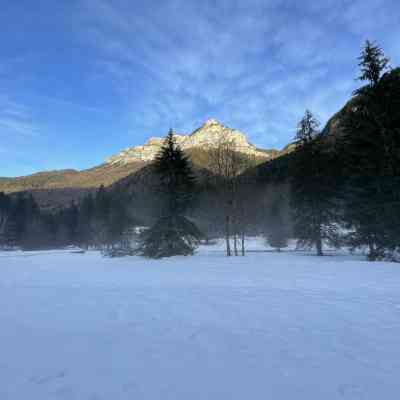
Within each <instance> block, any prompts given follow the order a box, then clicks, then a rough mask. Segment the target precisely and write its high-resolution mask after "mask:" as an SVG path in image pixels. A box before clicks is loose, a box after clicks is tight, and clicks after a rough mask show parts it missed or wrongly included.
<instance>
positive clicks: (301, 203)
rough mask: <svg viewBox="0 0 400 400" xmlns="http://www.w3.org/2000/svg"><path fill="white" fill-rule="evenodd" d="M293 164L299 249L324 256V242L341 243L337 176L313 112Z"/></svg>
mask: <svg viewBox="0 0 400 400" xmlns="http://www.w3.org/2000/svg"><path fill="white" fill-rule="evenodd" d="M295 140H296V142H295V143H296V145H297V147H296V151H295V153H294V155H293V161H292V165H291V169H292V171H291V208H292V211H293V212H292V214H293V224H294V226H293V228H294V234H295V236H296V238H297V239H298V246H299V247H313V246H315V247H316V249H317V254H318V255H319V256H321V255H323V251H322V245H323V240H327V241H329V242H330V243H332V244H337V228H336V224H335V214H336V200H335V191H334V188H335V177H334V175H332V174H331V172H330V168H331V165H330V162H331V155H330V153H329V152H328V151H326V150H325V148H324V142H323V138H322V137H321V135H320V132H319V123H318V121H317V120H316V119H315V118H314V116H313V115H312V113H311V112H310V111H308V110H307V111H306V113H305V116H304V117H303V119H302V120H301V121H300V123H299V125H298V129H297V133H296V137H295Z"/></svg>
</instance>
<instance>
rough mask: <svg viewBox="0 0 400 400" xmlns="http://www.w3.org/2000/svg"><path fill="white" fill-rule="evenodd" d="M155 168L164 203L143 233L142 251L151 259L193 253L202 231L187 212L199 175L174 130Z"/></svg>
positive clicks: (158, 157) (163, 147) (169, 135)
mask: <svg viewBox="0 0 400 400" xmlns="http://www.w3.org/2000/svg"><path fill="white" fill-rule="evenodd" d="M153 170H154V172H155V174H156V175H157V176H158V178H159V184H158V195H159V196H160V197H161V199H162V206H161V210H160V217H159V218H158V220H157V221H156V223H155V224H154V225H153V226H152V227H151V228H150V229H149V230H147V231H145V232H143V234H142V238H141V245H140V248H139V251H140V253H141V254H142V255H144V256H146V257H151V258H162V257H170V256H174V255H190V254H193V251H194V249H195V248H196V245H197V244H198V241H199V239H200V237H201V233H200V231H199V230H198V229H197V227H196V226H195V224H194V223H193V222H191V221H190V220H189V219H187V218H186V217H185V214H186V212H187V211H188V209H189V207H190V205H191V203H192V200H193V195H194V190H195V178H194V175H193V172H192V168H191V165H190V161H189V159H188V158H187V157H186V156H185V154H184V153H183V151H182V150H181V148H180V147H179V146H178V145H177V144H176V141H175V137H174V134H173V132H172V130H171V131H170V132H169V133H168V135H167V137H166V139H165V141H164V144H163V146H162V148H161V150H160V152H159V154H158V155H157V157H156V159H155V161H154V163H153Z"/></svg>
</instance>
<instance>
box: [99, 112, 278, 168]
mask: <svg viewBox="0 0 400 400" xmlns="http://www.w3.org/2000/svg"><path fill="white" fill-rule="evenodd" d="M175 138H176V142H177V143H178V144H179V145H180V147H181V148H182V149H183V150H191V149H194V148H196V147H199V148H202V149H207V148H213V147H214V148H215V147H217V146H218V144H220V143H221V142H222V141H229V142H232V144H233V146H234V148H235V149H236V151H238V152H241V153H245V154H248V155H250V156H254V157H258V158H263V159H265V160H267V159H270V158H273V157H274V156H276V153H277V152H276V151H274V150H260V149H258V148H257V147H256V146H254V145H253V144H251V143H249V142H248V141H247V138H246V135H245V134H243V133H242V132H240V131H238V130H235V129H230V128H227V127H225V126H224V125H222V124H221V123H219V122H218V121H216V120H215V119H209V120H207V121H206V122H205V123H204V124H203V125H202V126H201V127H200V128H198V129H196V130H195V131H194V132H193V133H191V134H190V135H179V134H175ZM163 140H164V139H163V138H159V137H151V138H150V139H149V140H148V141H147V142H146V143H145V144H144V145H143V146H136V147H130V148H127V149H125V150H123V151H121V152H120V153H118V154H116V155H114V156H112V157H110V158H108V159H107V160H106V163H107V164H129V163H132V162H137V161H145V162H147V161H152V160H153V159H154V158H155V156H156V155H157V153H158V152H159V150H160V148H161V146H162V143H163Z"/></svg>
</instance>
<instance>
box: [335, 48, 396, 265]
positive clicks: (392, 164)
mask: <svg viewBox="0 0 400 400" xmlns="http://www.w3.org/2000/svg"><path fill="white" fill-rule="evenodd" d="M359 60H360V63H359V66H360V68H361V75H360V77H359V79H360V81H367V85H365V86H362V87H361V88H359V89H358V90H356V91H355V92H354V95H355V97H354V99H353V103H354V105H353V107H352V108H351V110H349V112H348V113H347V114H346V115H345V117H344V119H343V121H342V126H343V135H342V137H341V138H340V140H339V141H338V144H337V150H338V153H339V158H340V159H341V161H342V163H343V165H344V171H345V177H346V180H345V183H344V187H343V189H342V191H341V192H342V193H343V194H344V196H343V197H344V204H345V213H344V218H345V221H346V223H347V225H348V228H349V229H351V231H352V233H351V234H350V235H349V243H350V245H351V246H352V247H353V248H355V247H362V246H366V247H367V248H368V249H369V254H368V258H369V259H370V260H376V259H380V258H383V257H384V256H385V254H386V253H387V252H388V251H389V252H392V251H394V250H395V249H396V248H398V247H399V246H400V235H399V228H398V227H399V225H400V199H399V196H400V195H399V193H400V182H399V180H400V115H399V109H400V70H398V69H397V70H393V71H390V72H386V71H387V70H388V59H387V58H386V57H385V56H384V53H383V51H382V50H381V49H380V48H379V47H378V46H377V45H374V44H372V43H371V42H367V43H366V45H365V47H364V49H363V50H362V53H361V56H360V57H359Z"/></svg>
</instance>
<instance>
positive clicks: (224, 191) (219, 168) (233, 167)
mask: <svg viewBox="0 0 400 400" xmlns="http://www.w3.org/2000/svg"><path fill="white" fill-rule="evenodd" d="M254 163H255V160H254V158H253V157H250V156H249V155H247V154H244V153H243V152H241V151H240V148H239V147H238V144H237V143H236V141H235V140H233V139H232V138H230V137H229V135H227V134H222V135H221V136H220V137H219V140H218V143H217V144H216V146H215V147H213V148H211V149H210V151H209V165H208V168H209V169H210V170H211V172H212V173H213V176H214V179H215V180H216V183H217V185H218V187H219V189H220V191H221V197H222V204H221V206H222V210H223V217H224V231H225V241H226V255H227V256H228V257H229V256H231V255H232V248H231V239H233V254H234V255H236V256H237V255H238V254H239V249H238V242H239V237H240V238H241V243H242V255H244V253H245V251H244V236H245V229H244V227H245V225H246V223H245V220H246V212H245V211H246V206H245V204H246V200H245V198H244V197H243V196H240V188H241V185H242V184H243V179H241V174H242V173H243V172H244V171H245V170H246V169H247V168H249V167H250V166H252V165H254Z"/></svg>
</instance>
